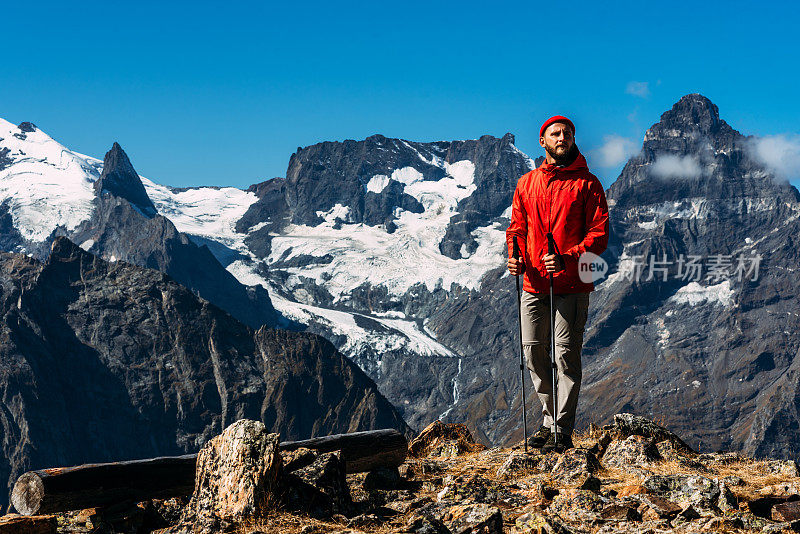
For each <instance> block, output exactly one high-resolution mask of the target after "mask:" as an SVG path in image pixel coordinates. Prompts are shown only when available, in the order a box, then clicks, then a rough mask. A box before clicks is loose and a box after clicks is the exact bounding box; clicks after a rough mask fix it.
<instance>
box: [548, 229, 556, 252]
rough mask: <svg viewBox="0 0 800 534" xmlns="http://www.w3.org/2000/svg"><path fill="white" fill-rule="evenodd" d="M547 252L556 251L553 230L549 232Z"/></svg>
mask: <svg viewBox="0 0 800 534" xmlns="http://www.w3.org/2000/svg"><path fill="white" fill-rule="evenodd" d="M547 253H548V254H555V253H556V240H555V239H553V232H547Z"/></svg>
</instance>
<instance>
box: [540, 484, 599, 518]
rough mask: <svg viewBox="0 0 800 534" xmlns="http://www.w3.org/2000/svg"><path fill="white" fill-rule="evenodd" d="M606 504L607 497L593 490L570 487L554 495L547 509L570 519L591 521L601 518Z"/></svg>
mask: <svg viewBox="0 0 800 534" xmlns="http://www.w3.org/2000/svg"><path fill="white" fill-rule="evenodd" d="M607 504H608V500H607V499H605V498H603V497H601V496H600V495H598V494H597V493H595V492H593V491H588V490H580V489H570V490H565V491H562V492H561V493H559V494H558V495H556V496H555V497H554V498H553V502H552V504H550V506H549V507H548V508H547V510H548V512H550V513H555V514H558V515H559V516H561V517H563V518H564V519H567V520H570V521H585V522H592V521H596V520H598V519H601V512H602V510H603V508H605V506H606V505H607Z"/></svg>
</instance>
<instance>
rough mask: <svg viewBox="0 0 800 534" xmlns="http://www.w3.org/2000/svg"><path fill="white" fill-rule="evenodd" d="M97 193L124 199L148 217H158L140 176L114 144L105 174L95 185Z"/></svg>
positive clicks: (123, 152)
mask: <svg viewBox="0 0 800 534" xmlns="http://www.w3.org/2000/svg"><path fill="white" fill-rule="evenodd" d="M94 187H95V191H97V192H98V194H99V195H101V196H102V195H103V194H104V193H109V194H111V195H114V196H116V197H120V198H124V199H125V200H127V201H128V202H130V203H131V204H132V205H133V206H135V207H136V208H138V209H139V210H140V211H141V212H142V213H143V214H145V215H146V216H148V217H153V216H155V215H156V207H155V206H154V205H153V201H152V200H150V197H148V196H147V192H146V191H145V189H144V185H142V181H141V180H140V179H139V175H138V174H137V173H136V170H134V168H133V165H131V161H130V160H129V159H128V155H127V154H125V151H124V150H122V147H121V146H119V143H116V142H115V143H114V146H112V147H111V150H109V151H108V152H107V153H106V156H105V158H104V159H103V173H102V174H101V175H100V179H99V180H97V182H96V183H95V185H94Z"/></svg>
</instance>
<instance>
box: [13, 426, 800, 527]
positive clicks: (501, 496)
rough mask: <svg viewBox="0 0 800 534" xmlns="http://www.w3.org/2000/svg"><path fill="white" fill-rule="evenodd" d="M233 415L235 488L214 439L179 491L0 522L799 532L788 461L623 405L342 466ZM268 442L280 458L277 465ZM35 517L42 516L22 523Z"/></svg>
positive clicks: (425, 443)
mask: <svg viewBox="0 0 800 534" xmlns="http://www.w3.org/2000/svg"><path fill="white" fill-rule="evenodd" d="M240 423H241V422H240ZM251 423H252V424H253V425H260V423H255V422H251ZM237 425H238V426H237ZM233 427H237V431H238V434H239V435H240V436H241V435H244V434H248V433H249V434H248V435H252V436H261V437H257V439H255V441H254V443H255V445H252V444H251V445H247V446H246V447H245V449H246V451H245V453H241V450H242V449H240V452H239V453H237V454H239V456H238V457H239V458H241V457H245V458H250V460H246V461H244V462H238V463H239V464H240V465H239V467H238V468H241V465H245V466H246V469H249V470H250V471H251V472H257V473H260V474H259V475H258V476H257V477H255V478H254V477H248V476H246V475H238V476H237V478H235V480H237V483H236V486H235V487H226V486H225V480H226V476H225V473H221V472H218V471H213V470H214V469H217V470H219V469H224V468H225V467H224V466H225V465H228V467H230V462H228V463H227V464H226V460H225V459H224V456H223V454H224V453H223V452H220V451H225V450H232V449H231V446H230V445H229V444H225V443H224V442H222V443H221V442H219V441H217V442H216V444H211V446H210V447H209V446H207V447H206V448H204V451H206V452H205V453H204V452H201V455H203V456H204V458H206V459H205V460H204V462H203V463H204V465H205V467H203V468H202V469H201V468H199V470H198V480H202V481H203V482H202V483H200V484H197V487H196V489H195V494H194V495H193V496H192V497H191V499H188V498H187V499H184V500H180V499H171V500H169V501H151V502H146V503H138V504H135V505H128V506H127V508H126V507H121V508H119V509H117V510H111V509H106V510H96V509H92V510H83V511H80V512H71V513H68V514H61V515H58V516H47V517H42V518H40V519H36V518H26V520H27V521H28V526H27V530H18V529H16V530H12V529H11V528H12V527H10V525H11V524H12V523H13V522H14V521H20V520H22V518H20V517H19V516H16V517H15V516H10V515H7V516H5V517H3V518H2V519H0V533H2V532H56V531H57V532H64V533H67V532H71V533H85V532H157V533H159V534H178V533H189V532H201V531H205V532H220V531H230V532H237V533H239V534H255V533H257V532H264V533H272V532H279V533H290V532H301V533H307V534H311V533H323V532H339V533H342V534H344V533H359V532H375V533H389V532H406V533H416V534H423V533H425V534H439V533H442V534H445V533H454V534H455V533H479V532H480V533H487V534H488V533H500V532H510V533H549V534H556V533H559V534H560V533H569V532H575V533H579V532H585V533H608V534H611V533H617V532H650V533H656V532H685V533H691V532H783V531H786V532H791V531H795V532H797V531H800V471H798V465H797V463H795V462H794V461H792V460H788V461H787V460H769V459H762V460H755V459H752V458H747V457H744V456H740V455H738V454H734V453H723V452H720V453H711V454H708V453H707V454H698V453H695V452H694V451H692V450H690V449H689V448H688V447H687V446H686V444H685V443H684V442H683V441H682V440H681V439H680V438H679V437H678V436H676V435H674V434H672V433H671V432H669V431H668V430H666V429H665V428H663V427H661V426H659V425H657V424H655V423H653V422H651V421H648V420H646V419H643V418H640V417H637V416H633V415H630V414H618V415H617V416H615V418H614V424H612V425H608V426H605V427H597V426H595V425H592V426H591V427H590V429H589V430H588V431H587V432H585V433H583V434H581V435H578V436H575V438H576V439H575V440H574V441H575V445H576V447H575V448H573V449H570V450H568V451H566V452H564V453H563V454H558V453H549V454H541V453H540V452H539V451H535V450H531V451H529V454H527V455H526V454H525V453H524V452H523V450H522V448H521V446H516V447H513V448H510V449H509V448H499V447H498V448H492V449H483V447H482V446H481V445H478V444H476V443H474V442H473V441H472V439H471V436H470V433H469V431H468V430H467V429H466V428H465V427H463V426H461V425H455V424H444V423H439V422H436V423H433V424H432V425H431V426H429V427H428V428H427V429H425V431H423V433H422V434H420V436H418V437H417V438H416V439H415V440H413V441H412V442H411V443H410V445H409V457H408V459H407V460H406V462H405V463H403V464H402V465H401V466H400V467H399V469H396V470H395V469H383V470H377V471H372V472H370V473H358V474H349V475H345V472H344V466H343V462H342V461H341V459H340V457H339V455H338V454H337V453H327V454H319V453H316V452H314V451H309V450H305V449H300V450H299V451H294V452H292V453H283V454H281V453H276V452H275V447H274V444H275V443H276V440H277V435H276V434H266V433H265V431H263V430H259V428H258V427H256V426H252V427H249V428H244V427H243V426H242V425H240V424H239V423H236V424H234V425H231V427H229V429H230V428H233ZM262 428H263V427H262ZM228 432H229V431H228V430H226V431H225V433H223V436H220V437H219V438H224V436H225V434H226V433H228ZM259 432H261V434H259ZM217 439H218V438H215V440H217ZM213 441H214V440H212V442H213ZM247 451H249V452H247ZM252 451H261V452H258V453H256V454H252ZM264 451H267V452H266V453H265V452H264ZM272 453H274V454H276V455H278V456H279V457H280V461H279V462H278V463H280V464H281V468H280V470H279V471H276V459H275V458H273V457H271V456H270V455H271V454H272ZM242 454H244V455H243V456H242ZM248 454H249V456H248ZM198 463H200V462H198ZM209 469H210V471H208V470H209ZM275 472H278V473H279V474H278V475H277V478H275V477H274V475H270V474H271V473H275ZM201 473H206V474H204V475H201ZM259 477H260V478H259ZM267 479H268V480H267ZM242 480H245V481H247V483H246V484H243V483H242V482H241V481H242ZM248 484H250V485H251V486H252V487H248ZM253 490H255V492H253ZM215 492H217V493H216V494H215ZM248 492H249V493H248ZM259 492H262V493H261V494H259ZM220 496H222V497H220ZM214 499H216V500H214ZM223 501H224V502H223ZM226 507H227V510H226V509H225V508H226ZM35 521H39V524H40V525H41V526H40V527H36V528H34V527H33V526H32V525H34V522H35ZM3 522H5V523H7V524H8V526H6V527H4V526H2V525H3Z"/></svg>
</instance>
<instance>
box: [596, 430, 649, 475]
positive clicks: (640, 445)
mask: <svg viewBox="0 0 800 534" xmlns="http://www.w3.org/2000/svg"><path fill="white" fill-rule="evenodd" d="M658 459H659V455H658V449H656V446H655V444H654V443H653V440H652V439H650V438H646V437H644V436H638V435H632V436H628V437H627V438H626V439H624V440H614V441H612V442H611V443H610V444H609V445H608V448H607V449H606V451H605V453H604V454H603V457H602V461H603V465H605V466H606V467H618V468H626V467H647V466H649V465H650V464H651V463H652V462H654V461H656V460H658Z"/></svg>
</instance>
